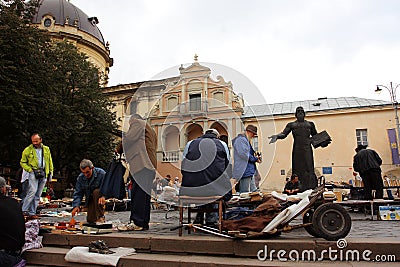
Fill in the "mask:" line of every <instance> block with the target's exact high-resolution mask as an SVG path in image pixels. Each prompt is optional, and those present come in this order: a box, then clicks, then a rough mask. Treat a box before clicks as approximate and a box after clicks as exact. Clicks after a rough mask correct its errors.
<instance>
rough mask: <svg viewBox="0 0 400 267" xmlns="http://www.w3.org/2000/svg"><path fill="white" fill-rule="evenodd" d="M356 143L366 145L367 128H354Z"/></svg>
mask: <svg viewBox="0 0 400 267" xmlns="http://www.w3.org/2000/svg"><path fill="white" fill-rule="evenodd" d="M356 136H357V145H365V146H368V137H367V129H356Z"/></svg>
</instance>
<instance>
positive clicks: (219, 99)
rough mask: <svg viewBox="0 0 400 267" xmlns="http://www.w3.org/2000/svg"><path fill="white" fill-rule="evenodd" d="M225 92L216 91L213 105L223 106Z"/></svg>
mask: <svg viewBox="0 0 400 267" xmlns="http://www.w3.org/2000/svg"><path fill="white" fill-rule="evenodd" d="M224 102H225V101H224V93H223V92H216V93H214V94H213V102H212V105H213V106H222V105H223V104H224Z"/></svg>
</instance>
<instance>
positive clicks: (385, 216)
mask: <svg viewBox="0 0 400 267" xmlns="http://www.w3.org/2000/svg"><path fill="white" fill-rule="evenodd" d="M379 217H380V219H381V220H385V221H395V220H396V221H398V220H400V206H379Z"/></svg>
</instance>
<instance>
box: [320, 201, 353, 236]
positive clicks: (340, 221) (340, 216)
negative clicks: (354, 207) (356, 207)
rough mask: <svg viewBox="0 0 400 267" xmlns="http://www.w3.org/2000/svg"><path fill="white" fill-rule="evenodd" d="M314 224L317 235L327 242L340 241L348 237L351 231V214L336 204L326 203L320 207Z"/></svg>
mask: <svg viewBox="0 0 400 267" xmlns="http://www.w3.org/2000/svg"><path fill="white" fill-rule="evenodd" d="M312 223H313V226H314V229H315V231H316V232H317V234H318V235H319V236H320V237H322V238H325V239H326V240H338V239H340V238H343V237H346V236H347V234H348V233H349V232H350V229H351V218H350V215H349V213H348V212H347V210H346V209H345V208H343V207H342V206H340V205H338V204H335V203H325V204H322V205H321V206H319V207H318V208H317V209H316V210H315V212H314V214H313V216H312Z"/></svg>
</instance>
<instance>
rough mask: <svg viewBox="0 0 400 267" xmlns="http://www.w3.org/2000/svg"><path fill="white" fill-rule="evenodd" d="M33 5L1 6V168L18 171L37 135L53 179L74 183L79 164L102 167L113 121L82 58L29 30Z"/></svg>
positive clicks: (64, 45) (96, 79) (110, 144)
mask: <svg viewBox="0 0 400 267" xmlns="http://www.w3.org/2000/svg"><path fill="white" fill-rule="evenodd" d="M35 4H36V3H35V2H30V3H29V5H28V6H27V5H26V4H24V1H20V0H19V1H1V2H0V121H1V124H2V126H1V127H0V151H2V153H0V164H2V165H11V166H13V167H15V168H17V167H18V165H19V160H20V157H21V152H22V150H23V148H24V147H26V146H27V145H28V144H30V134H31V133H32V132H35V131H38V132H39V133H41V134H42V137H43V143H44V144H46V145H48V146H50V150H51V152H52V156H53V162H54V165H55V169H56V173H55V175H58V174H59V173H60V174H62V175H67V176H68V177H69V178H74V176H76V175H77V172H78V171H79V162H80V161H81V160H82V159H83V158H89V159H91V160H92V161H93V163H94V164H95V165H96V166H99V167H103V168H104V167H106V166H107V164H108V162H109V161H110V159H111V156H112V151H113V147H114V143H113V140H114V137H113V134H112V133H113V132H115V130H116V129H117V124H116V117H115V114H113V113H112V112H111V108H112V103H111V102H110V101H109V100H108V99H107V98H106V97H105V96H104V95H103V94H102V90H101V87H100V85H99V81H100V80H99V71H98V69H97V68H96V67H95V66H94V65H93V64H91V63H90V62H89V61H87V57H86V55H84V54H83V53H79V52H78V50H77V49H76V47H75V46H74V45H72V44H70V43H68V42H66V41H64V42H52V41H51V40H50V38H49V36H48V35H47V32H46V31H41V30H39V29H37V28H35V27H32V26H29V24H28V23H27V20H26V18H29V17H32V13H31V12H32V10H34V5H35Z"/></svg>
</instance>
